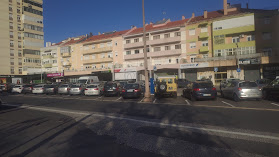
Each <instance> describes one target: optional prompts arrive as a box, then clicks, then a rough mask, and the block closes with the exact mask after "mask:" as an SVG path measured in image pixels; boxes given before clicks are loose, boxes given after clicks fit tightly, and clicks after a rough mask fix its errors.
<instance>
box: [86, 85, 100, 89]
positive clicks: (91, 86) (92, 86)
mask: <svg viewBox="0 0 279 157" xmlns="http://www.w3.org/2000/svg"><path fill="white" fill-rule="evenodd" d="M97 87H98V86H97V85H89V86H87V88H97Z"/></svg>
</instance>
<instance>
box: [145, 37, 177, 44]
mask: <svg viewBox="0 0 279 157" xmlns="http://www.w3.org/2000/svg"><path fill="white" fill-rule="evenodd" d="M180 41H181V37H180V36H177V37H170V38H163V39H156V40H149V41H147V45H160V44H168V43H176V42H180Z"/></svg>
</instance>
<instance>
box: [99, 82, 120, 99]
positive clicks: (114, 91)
mask: <svg viewBox="0 0 279 157" xmlns="http://www.w3.org/2000/svg"><path fill="white" fill-rule="evenodd" d="M121 90H122V88H121V85H120V84H119V83H116V82H107V83H105V85H104V89H103V95H104V96H120V94H121Z"/></svg>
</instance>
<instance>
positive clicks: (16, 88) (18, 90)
mask: <svg viewBox="0 0 279 157" xmlns="http://www.w3.org/2000/svg"><path fill="white" fill-rule="evenodd" d="M22 90H23V85H15V86H14V87H13V89H12V93H21V92H22Z"/></svg>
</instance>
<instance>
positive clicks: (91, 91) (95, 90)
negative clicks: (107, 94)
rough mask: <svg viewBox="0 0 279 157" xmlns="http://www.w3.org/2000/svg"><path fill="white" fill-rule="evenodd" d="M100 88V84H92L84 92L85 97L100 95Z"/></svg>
mask: <svg viewBox="0 0 279 157" xmlns="http://www.w3.org/2000/svg"><path fill="white" fill-rule="evenodd" d="M100 91H101V89H100V87H99V85H98V84H90V85H87V87H86V88H85V90H84V95H100Z"/></svg>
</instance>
